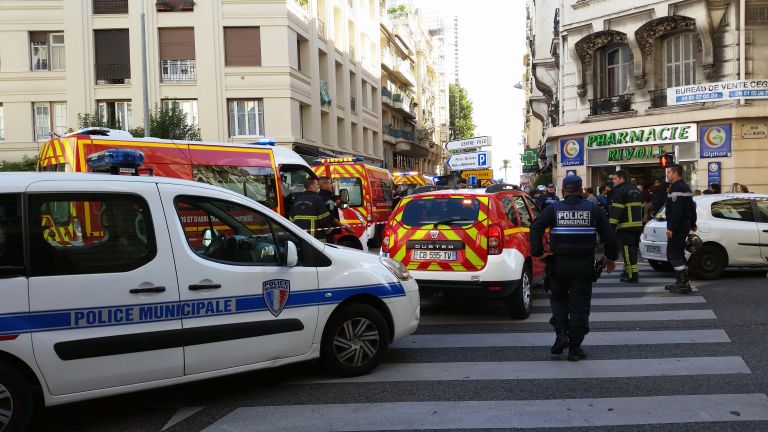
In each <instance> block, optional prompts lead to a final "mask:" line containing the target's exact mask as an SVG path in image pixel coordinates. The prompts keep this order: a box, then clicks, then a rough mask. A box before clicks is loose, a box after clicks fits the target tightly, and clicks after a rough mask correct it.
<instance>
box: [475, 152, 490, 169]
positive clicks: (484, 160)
mask: <svg viewBox="0 0 768 432" xmlns="http://www.w3.org/2000/svg"><path fill="white" fill-rule="evenodd" d="M477 166H479V167H485V166H488V153H485V152H481V153H478V154H477Z"/></svg>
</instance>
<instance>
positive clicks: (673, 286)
mask: <svg viewBox="0 0 768 432" xmlns="http://www.w3.org/2000/svg"><path fill="white" fill-rule="evenodd" d="M680 281H681V279H680V271H678V270H675V281H674V282H672V283H671V284H667V285H665V286H664V289H665V290H667V291H672V290H674V289H677V288H678V287H679V286H680Z"/></svg>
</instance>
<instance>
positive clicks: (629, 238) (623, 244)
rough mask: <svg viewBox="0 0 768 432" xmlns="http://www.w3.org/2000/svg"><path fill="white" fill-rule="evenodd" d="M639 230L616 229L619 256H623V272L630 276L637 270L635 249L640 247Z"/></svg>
mask: <svg viewBox="0 0 768 432" xmlns="http://www.w3.org/2000/svg"><path fill="white" fill-rule="evenodd" d="M640 234H641V233H640V231H625V230H619V231H616V238H617V240H618V241H619V248H620V251H621V256H622V257H624V273H626V274H627V277H630V278H631V277H632V275H634V274H636V273H637V271H638V268H637V249H638V248H639V247H640Z"/></svg>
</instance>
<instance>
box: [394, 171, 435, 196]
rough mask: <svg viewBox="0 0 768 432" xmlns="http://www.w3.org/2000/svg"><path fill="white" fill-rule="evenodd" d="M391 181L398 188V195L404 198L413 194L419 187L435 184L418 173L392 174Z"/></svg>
mask: <svg viewBox="0 0 768 432" xmlns="http://www.w3.org/2000/svg"><path fill="white" fill-rule="evenodd" d="M392 179H393V180H394V181H395V184H396V185H398V186H399V187H400V195H401V196H406V195H410V194H412V193H413V190H414V189H416V188H417V187H419V186H434V184H435V182H434V181H433V180H432V179H431V178H429V177H427V176H425V175H424V174H421V173H418V172H394V173H392Z"/></svg>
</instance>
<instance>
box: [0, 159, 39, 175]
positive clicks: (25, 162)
mask: <svg viewBox="0 0 768 432" xmlns="http://www.w3.org/2000/svg"><path fill="white" fill-rule="evenodd" d="M36 169H37V156H35V157H29V156H27V155H24V156H23V157H22V158H21V162H12V161H0V171H2V172H9V171H35V170H36Z"/></svg>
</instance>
